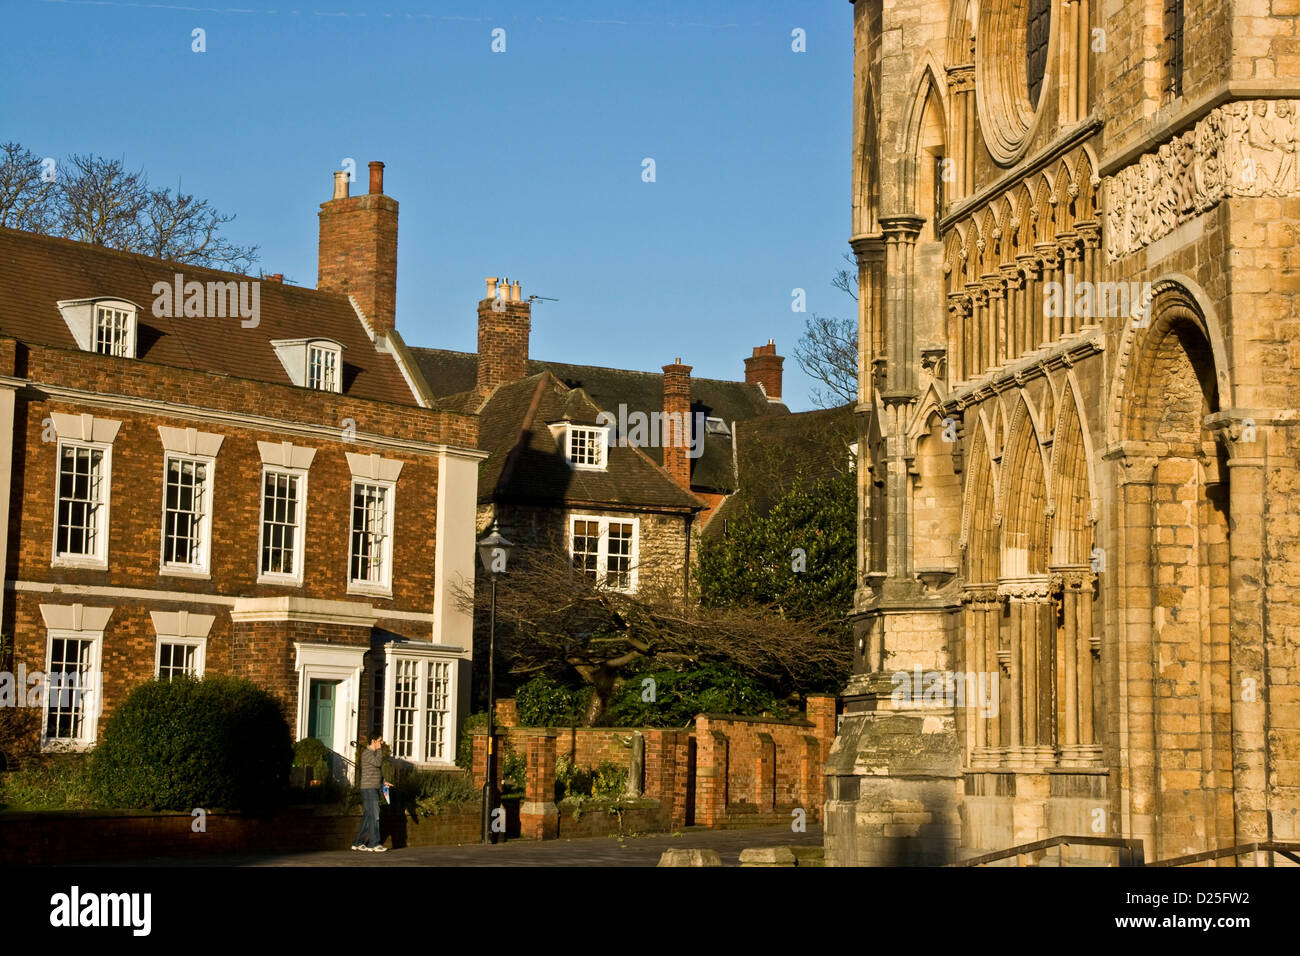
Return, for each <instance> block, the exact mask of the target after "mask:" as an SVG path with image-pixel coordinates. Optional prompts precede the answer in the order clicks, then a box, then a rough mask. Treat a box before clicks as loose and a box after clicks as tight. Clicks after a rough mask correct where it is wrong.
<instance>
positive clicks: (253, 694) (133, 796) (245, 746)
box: [91, 677, 293, 810]
mask: <svg viewBox="0 0 1300 956" xmlns="http://www.w3.org/2000/svg"><path fill="white" fill-rule="evenodd" d="M292 759H293V744H292V737H291V736H290V734H289V726H288V724H287V723H286V722H285V719H284V714H283V713H282V711H281V708H280V704H279V702H278V701H277V700H276V699H275V698H274V697H272V696H271V695H270V694H268V693H267V692H266V691H264V690H262V689H261V688H260V687H257V686H256V685H254V684H252V683H250V682H249V681H246V680H243V679H240V678H235V677H208V678H205V679H204V680H194V679H193V678H173V679H172V680H170V681H158V680H154V681H149V682H148V683H145V684H141V685H139V686H138V687H136V688H135V689H134V690H132V691H131V693H130V694H128V695H127V697H126V699H125V700H124V701H122V703H121V704H120V705H118V707H117V709H116V710H115V711H114V713H113V716H112V717H110V718H109V719H108V721H107V722H106V723H105V725H104V734H103V739H102V741H101V742H100V744H99V746H98V747H96V749H95V752H94V758H93V760H92V761H91V768H92V773H93V776H94V780H95V785H96V788H97V789H98V791H99V792H100V794H101V795H102V797H103V799H104V801H105V802H106V803H107V804H109V805H110V806H120V807H131V808H144V809H151V810H189V809H193V808H195V807H204V808H207V809H213V808H225V809H239V810H265V809H271V808H274V807H276V806H279V805H280V804H281V803H282V802H283V800H284V796H285V788H286V784H287V782H288V775H289V765H290V762H291V760H292Z"/></svg>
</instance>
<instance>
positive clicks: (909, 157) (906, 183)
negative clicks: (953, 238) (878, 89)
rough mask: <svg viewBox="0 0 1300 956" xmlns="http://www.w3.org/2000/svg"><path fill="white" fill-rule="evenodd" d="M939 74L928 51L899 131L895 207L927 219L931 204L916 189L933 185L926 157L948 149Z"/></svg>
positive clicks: (943, 86) (934, 229) (934, 224)
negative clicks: (899, 162) (900, 170)
mask: <svg viewBox="0 0 1300 956" xmlns="http://www.w3.org/2000/svg"><path fill="white" fill-rule="evenodd" d="M940 76H946V74H944V73H943V72H942V71H941V70H940V69H939V68H938V66H937V64H936V63H935V62H934V58H933V57H932V56H930V54H929V53H928V52H927V53H926V54H925V56H924V58H923V59H922V61H921V64H920V66H919V67H918V68H917V72H916V74H915V80H914V83H913V87H912V89H913V91H914V92H913V95H912V102H911V104H910V105H909V107H908V112H907V118H906V120H905V121H904V123H903V124H902V127H901V129H900V131H899V136H900V140H901V141H900V142H899V144H898V147H899V154H900V155H901V156H902V157H903V167H902V168H903V175H902V176H901V177H900V182H899V196H898V204H899V206H898V208H899V209H900V210H901V211H903V212H911V213H915V214H916V215H920V216H925V217H926V218H927V219H929V218H931V217H932V216H931V214H932V212H933V204H932V203H931V202H930V201H929V200H928V199H927V198H926V197H925V195H924V191H919V186H921V185H923V184H928V185H929V188H930V189H931V190H933V189H934V181H933V180H934V168H933V167H934V164H933V163H932V162H929V161H928V160H929V158H931V157H933V156H942V155H944V154H945V153H946V151H947V147H946V142H947V129H948V127H947V115H948V108H947V103H946V100H945V97H944V91H945V90H946V88H947V86H946V83H941V82H940V80H939V77H940ZM936 150H937V152H936ZM938 232H939V228H938V223H937V222H936V223H933V233H934V236H935V237H936V238H937V236H938Z"/></svg>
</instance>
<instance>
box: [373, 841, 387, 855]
mask: <svg viewBox="0 0 1300 956" xmlns="http://www.w3.org/2000/svg"><path fill="white" fill-rule="evenodd" d="M370 852H371V853H387V852H388V847H386V846H384V845H383V844H382V843H381V844H379V846H372V847H371V848H370Z"/></svg>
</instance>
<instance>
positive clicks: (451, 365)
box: [411, 348, 789, 493]
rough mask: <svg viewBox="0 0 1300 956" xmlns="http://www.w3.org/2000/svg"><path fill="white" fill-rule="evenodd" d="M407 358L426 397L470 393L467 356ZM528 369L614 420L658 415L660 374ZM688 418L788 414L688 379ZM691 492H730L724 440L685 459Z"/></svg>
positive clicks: (474, 367) (760, 398)
mask: <svg viewBox="0 0 1300 956" xmlns="http://www.w3.org/2000/svg"><path fill="white" fill-rule="evenodd" d="M411 353H412V354H413V355H414V356H415V361H416V364H417V365H418V366H419V367H420V371H421V373H422V374H423V375H424V378H425V381H426V382H427V383H428V386H429V390H430V393H431V394H433V395H434V396H437V397H440V398H444V399H446V400H447V401H448V402H450V403H451V404H452V405H455V406H460V404H461V402H462V401H463V399H462V398H461V397H460V396H461V394H462V393H467V392H469V391H471V390H472V389H473V388H474V383H475V378H476V375H477V371H478V356H477V355H475V354H474V353H473V352H453V351H450V350H447V349H422V348H413V349H411ZM528 367H529V370H530V371H531V372H533V373H537V372H543V371H547V372H550V373H551V374H552V375H554V376H555V378H556V379H558V380H559V381H560V382H562V383H564V384H565V385H567V386H569V387H570V388H574V389H581V390H582V391H583V392H584V393H586V395H587V396H588V398H590V400H591V401H592V402H594V403H595V405H596V407H597V408H598V409H600V410H604V411H609V412H610V413H612V414H615V415H617V414H618V410H619V406H620V405H623V406H626V407H627V410H628V412H629V413H631V412H635V411H640V412H645V413H647V414H648V413H650V412H657V411H662V410H663V387H664V385H663V379H664V377H663V374H662V373H661V372H638V371H633V370H630V369H616V368H601V367H599V366H592V365H570V364H568V363H565V362H544V361H539V360H536V359H534V360H530V361H529V363H528ZM466 398H468V396H466ZM439 404H442V403H439ZM691 412H692V414H695V413H701V412H702V413H703V414H704V415H705V416H706V417H709V418H721V419H722V420H723V421H724V422H726V423H727V424H728V426H730V425H731V424H732V423H733V422H737V421H745V420H749V419H755V418H767V417H784V416H786V415H789V409H787V408H786V407H785V405H783V404H781V403H780V402H769V401H768V400H767V398H766V397H765V396H764V395H763V392H762V390H761V389H759V388H758V386H756V385H746V384H745V383H744V382H727V381H722V380H720V379H712V378H695V377H692V378H691ZM644 451H645V453H646V454H647V455H649V456H650V457H651V458H653V459H654V461H656V462H657V463H662V462H663V450H662V449H661V448H658V447H648V448H646V449H644ZM691 487H692V488H695V489H698V490H700V491H719V492H724V493H725V492H730V491H732V490H733V489H734V488H735V471H734V468H733V465H732V454H731V440H730V439H729V438H727V437H725V436H718V435H709V436H707V437H706V438H705V442H704V452H703V454H701V455H700V457H699V458H694V459H691Z"/></svg>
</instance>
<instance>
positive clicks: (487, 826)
mask: <svg viewBox="0 0 1300 956" xmlns="http://www.w3.org/2000/svg"><path fill="white" fill-rule="evenodd" d="M513 548H514V545H512V544H511V543H510V542H509V541H507V540H506V539H505V538H503V537H502V536H501V533H500V532H499V531H497V528H496V523H495V522H493V524H492V527H491V528H490V529H489V534H487V535H486V536H485V537H484V538H483V539H482V540H481V541H479V543H478V558H479V561H481V562H482V563H483V570H484V571H485V572H487V574H488V576H489V577H490V578H491V580H492V610H491V611H490V612H489V617H488V704H487V709H488V723H487V777H486V779H484V781H483V842H484V843H493V842H495V841H494V839H493V833H492V809H493V806H492V805H493V803H494V802H495V801H494V798H495V796H496V794H495V793H494V792H493V784H494V783H495V782H496V760H497V755H496V746H495V737H496V706H497V699H496V668H495V666H494V665H495V662H496V649H497V578H499V577H500V576H501V575H503V574H505V572H506V563H507V562H508V561H509V560H510V552H511V550H512V549H513Z"/></svg>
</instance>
